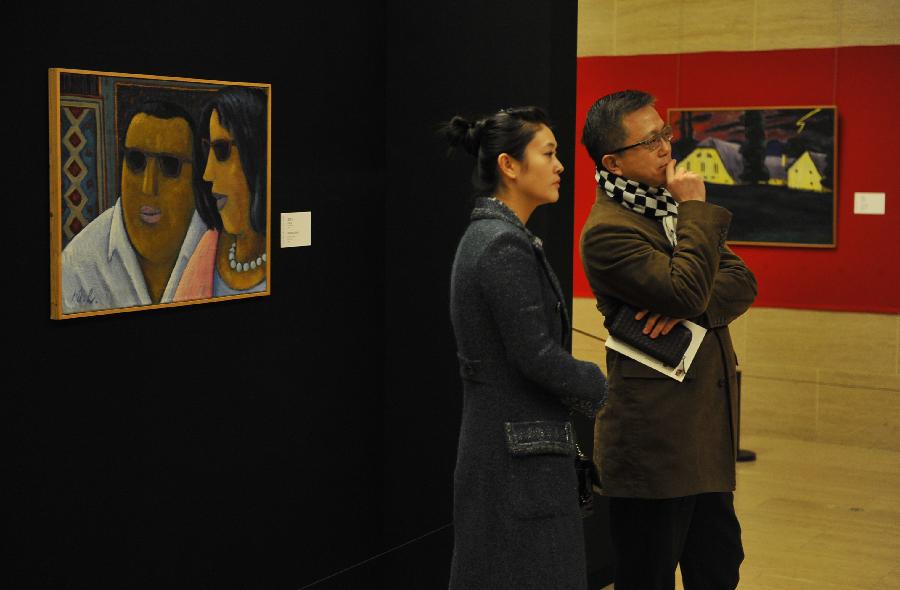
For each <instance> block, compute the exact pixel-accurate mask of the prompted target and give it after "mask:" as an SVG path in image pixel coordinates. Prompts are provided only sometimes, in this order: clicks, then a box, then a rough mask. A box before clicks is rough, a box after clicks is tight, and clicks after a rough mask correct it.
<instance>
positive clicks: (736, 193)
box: [668, 105, 837, 248]
mask: <svg viewBox="0 0 900 590" xmlns="http://www.w3.org/2000/svg"><path fill="white" fill-rule="evenodd" d="M668 119H669V124H670V125H671V126H672V130H673V132H674V137H673V138H672V157H673V158H675V159H676V160H678V164H677V167H678V168H684V169H688V170H690V171H692V172H696V173H698V174H700V175H701V176H703V178H704V180H705V182H706V187H707V201H708V202H710V203H714V204H717V205H721V206H723V207H725V208H726V209H728V210H730V211H731V212H732V214H733V218H732V222H731V226H730V228H729V234H728V243H729V244H739V245H752V246H789V247H805V248H834V247H835V246H836V243H837V238H836V235H837V174H836V170H837V107H835V106H833V105H830V106H787V107H727V108H677V109H676V108H672V109H669V110H668Z"/></svg>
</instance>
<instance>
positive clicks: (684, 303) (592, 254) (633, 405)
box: [581, 90, 756, 590]
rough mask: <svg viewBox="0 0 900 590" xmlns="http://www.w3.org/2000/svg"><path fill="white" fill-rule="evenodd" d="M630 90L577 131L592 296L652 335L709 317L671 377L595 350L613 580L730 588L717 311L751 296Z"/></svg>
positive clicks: (727, 434) (649, 111) (734, 527)
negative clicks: (589, 177)
mask: <svg viewBox="0 0 900 590" xmlns="http://www.w3.org/2000/svg"><path fill="white" fill-rule="evenodd" d="M654 102H655V101H654V98H653V97H652V96H650V95H649V94H646V93H644V92H639V91H633V90H628V91H623V92H617V93H614V94H611V95H608V96H605V97H603V98H601V99H600V100H598V101H597V102H596V103H594V105H593V106H592V107H591V109H590V111H589V113H588V116H587V121H586V123H585V126H584V132H583V135H582V143H584V145H585V146H586V147H587V149H588V152H589V153H590V155H591V157H592V158H593V160H594V162H595V164H596V165H597V180H598V190H597V200H596V202H595V204H594V206H593V208H592V209H591V213H590V215H589V217H588V219H587V222H586V223H585V225H584V228H583V230H582V234H581V256H582V261H583V264H584V268H585V272H586V273H587V276H588V280H589V282H590V284H591V289H592V290H593V292H594V294H595V296H596V298H597V303H598V307H599V308H600V311H601V312H602V313H603V315H604V317H605V318H607V319H609V318H611V317H612V316H613V315H614V312H615V311H616V309H617V308H618V306H619V305H620V304H623V303H626V304H629V305H631V306H632V307H634V308H636V309H638V310H642V311H640V312H639V313H638V315H637V317H638V318H639V319H642V320H645V328H644V332H645V333H647V334H649V335H650V336H651V337H654V338H665V337H666V335H667V334H668V333H669V331H670V330H671V329H672V327H674V326H675V325H676V324H677V323H679V322H681V321H682V320H683V319H689V320H691V321H693V322H695V323H698V324H700V325H702V326H704V327H705V328H707V329H708V332H707V333H706V336H705V337H704V339H703V342H702V344H701V346H700V350H699V351H698V353H697V356H696V357H695V359H694V361H693V364H692V365H691V367H690V370H689V371H688V373H687V375H686V377H685V379H684V381H683V382H681V383H679V382H677V381H675V380H673V379H671V378H669V377H667V376H665V375H663V374H662V373H659V372H656V371H655V370H653V369H650V368H648V367H646V366H644V365H642V364H639V363H638V362H636V361H634V360H632V359H630V358H628V357H626V356H624V355H621V354H618V353H616V352H614V351H610V350H608V351H607V368H608V379H609V400H608V404H607V409H606V411H605V413H604V414H603V416H602V417H601V418H600V420H599V429H600V462H601V473H602V478H601V479H602V480H603V490H604V493H605V494H606V495H607V496H610V523H611V533H612V539H613V546H614V547H615V549H616V555H617V557H616V560H617V561H616V580H615V586H616V590H629V589H632V588H635V589H640V590H649V589H672V588H674V583H675V567H676V565H677V564H679V563H680V564H681V572H682V579H683V582H684V587H685V589H686V590H696V589H701V588H704V589H705V588H709V589H713V588H714V589H716V590H722V589H727V588H734V587H736V586H737V582H738V569H739V567H740V563H741V561H742V560H743V556H744V554H743V549H742V545H741V530H740V525H739V524H738V521H737V517H736V515H735V513H734V495H733V491H734V488H735V468H734V461H735V453H736V451H737V447H736V436H735V434H736V430H737V414H736V411H737V398H736V396H737V382H736V378H735V364H736V358H735V353H734V348H733V346H732V343H731V336H730V335H729V333H728V324H729V323H730V322H731V321H732V320H734V319H735V318H737V317H738V316H739V315H741V314H742V313H743V312H744V311H746V310H747V309H748V308H749V307H750V304H751V303H752V302H753V299H754V298H755V296H756V280H755V279H754V277H753V274H752V273H751V272H750V270H749V269H748V268H747V267H746V266H745V265H744V263H743V262H742V261H741V259H740V258H738V257H737V256H736V255H735V254H734V253H733V252H732V251H731V250H729V249H728V247H727V246H726V245H725V238H726V235H727V231H728V224H729V222H730V220H731V213H729V212H728V211H727V210H726V209H723V208H722V207H719V206H716V205H713V204H710V203H707V202H706V189H705V186H704V184H703V180H702V179H701V178H700V177H699V176H697V175H696V174H692V173H690V172H686V171H683V170H676V169H675V161H674V160H672V154H671V148H672V146H671V143H670V142H671V139H672V130H671V128H670V127H669V126H667V125H666V124H665V123H664V121H663V120H662V118H661V117H660V116H659V114H658V113H657V111H656V109H655V107H654Z"/></svg>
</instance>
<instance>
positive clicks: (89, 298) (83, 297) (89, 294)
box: [72, 287, 97, 305]
mask: <svg viewBox="0 0 900 590" xmlns="http://www.w3.org/2000/svg"><path fill="white" fill-rule="evenodd" d="M72 302H73V303H77V304H80V305H84V304H94V303H97V298H96V297H94V290H93V289H91V290H90V291H85V290H84V287H78V289H76V290H75V292H74V293H73V294H72Z"/></svg>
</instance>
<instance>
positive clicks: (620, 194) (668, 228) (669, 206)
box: [594, 170, 678, 246]
mask: <svg viewBox="0 0 900 590" xmlns="http://www.w3.org/2000/svg"><path fill="white" fill-rule="evenodd" d="M594 179H595V180H596V181H597V184H598V185H599V186H600V187H601V188H602V189H603V190H604V191H605V192H606V194H607V195H608V196H609V198H611V199H612V200H613V201H616V202H617V203H619V204H620V205H622V206H623V207H625V208H626V209H631V210H632V211H634V212H635V213H638V214H639V215H643V216H644V217H649V218H651V219H658V220H659V221H660V222H661V223H662V225H663V229H664V230H665V232H666V237H667V238H669V242H671V243H672V246H675V244H676V241H677V240H676V237H675V226H676V223H675V222H676V221H677V217H678V202H677V201H676V200H675V199H674V198H673V197H672V195H671V194H669V191H667V190H666V189H665V187H662V186H658V187H652V186H648V185H646V184H644V183H642V182H636V181H634V180H628V179H627V178H625V177H624V176H619V175H617V174H613V173H612V172H609V171H608V170H597V173H596V174H595V175H594Z"/></svg>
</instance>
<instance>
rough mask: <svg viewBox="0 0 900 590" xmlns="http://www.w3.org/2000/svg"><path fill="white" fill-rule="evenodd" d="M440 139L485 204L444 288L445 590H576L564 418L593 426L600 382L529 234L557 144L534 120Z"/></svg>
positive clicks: (580, 552) (546, 195)
mask: <svg viewBox="0 0 900 590" xmlns="http://www.w3.org/2000/svg"><path fill="white" fill-rule="evenodd" d="M446 136H447V138H448V140H449V141H450V144H451V145H452V146H454V147H458V146H461V147H462V148H464V149H465V150H466V151H467V152H469V153H470V154H472V155H474V156H475V157H476V159H477V163H476V168H475V173H474V174H473V179H474V182H475V184H476V189H477V191H478V192H479V193H481V194H482V195H485V196H484V197H482V198H479V199H477V200H476V204H475V208H474V210H473V211H472V217H471V223H470V225H469V227H468V229H467V230H466V232H465V235H463V237H462V239H461V241H460V243H459V248H458V250H457V252H456V259H455V261H454V263H453V274H452V278H451V293H450V314H451V320H452V322H453V329H454V333H455V335H456V342H457V348H458V356H459V363H460V374H461V376H462V379H463V415H462V426H461V429H460V435H459V448H458V454H457V462H456V471H455V475H454V525H455V547H454V551H453V563H452V566H451V574H450V588H451V590H462V589H479V590H481V589H484V590H503V589H510V590H513V589H515V590H526V589H535V590H548V589H553V590H584V588H585V587H586V568H585V556H584V541H583V533H582V526H581V513H580V510H579V506H578V483H577V477H576V474H575V467H574V460H573V456H574V439H573V431H572V425H571V423H570V422H569V416H570V412H571V411H572V410H573V409H576V410H578V411H580V412H582V413H586V414H588V415H590V416H593V414H594V413H595V412H596V410H597V409H598V408H599V407H600V406H602V404H603V403H604V402H605V400H606V379H605V377H604V376H603V373H602V372H601V371H600V369H599V368H598V367H597V366H596V365H594V364H593V363H589V362H584V361H578V360H576V359H574V358H573V357H572V356H571V355H570V354H569V353H568V352H567V350H566V346H567V343H568V339H569V337H570V325H569V315H568V312H567V310H566V304H565V302H564V298H563V293H562V290H561V288H560V286H559V282H558V281H557V278H556V275H554V273H553V270H552V269H551V268H550V265H549V263H548V261H547V258H546V257H545V255H544V250H543V247H542V245H541V241H540V239H539V238H537V237H535V236H534V235H533V234H532V233H531V232H530V231H529V230H528V229H527V228H526V227H525V223H526V222H527V221H528V218H529V216H530V215H531V213H532V211H534V209H535V208H536V207H538V206H539V205H543V204H546V203H554V202H556V201H557V200H558V199H559V180H560V174H562V171H563V166H562V164H561V163H560V161H559V160H558V159H557V157H556V138H555V137H554V135H553V132H552V131H551V130H550V127H549V122H548V120H547V116H546V115H545V114H544V113H543V111H541V110H540V109H538V108H534V107H523V108H516V109H505V110H502V111H500V112H498V113H496V114H494V115H492V116H490V117H487V118H485V119H481V120H479V121H477V122H470V121H467V120H465V119H463V118H461V117H454V118H453V119H452V120H451V121H450V122H449V123H448V124H447V126H446Z"/></svg>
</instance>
